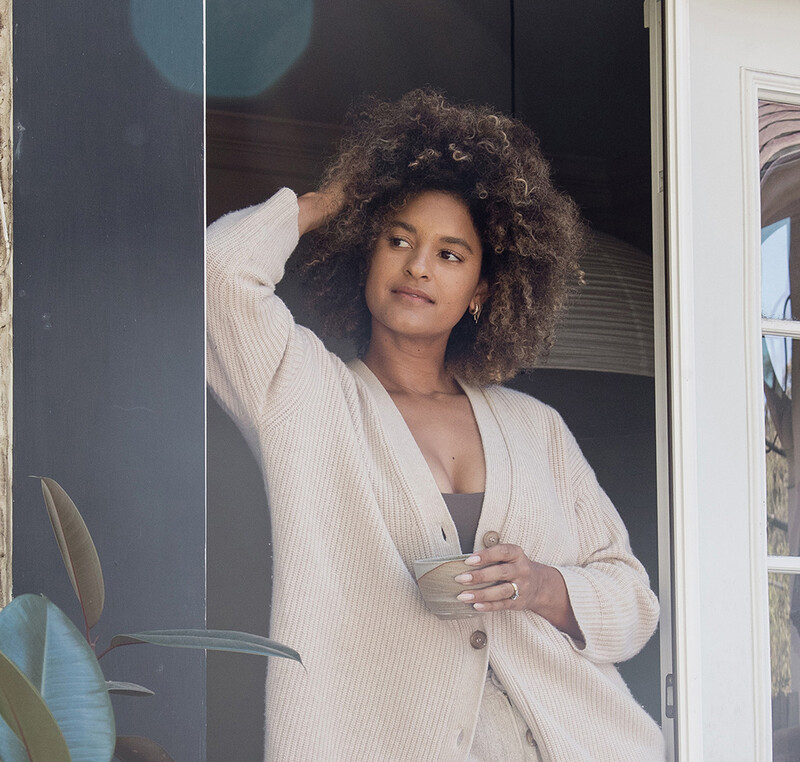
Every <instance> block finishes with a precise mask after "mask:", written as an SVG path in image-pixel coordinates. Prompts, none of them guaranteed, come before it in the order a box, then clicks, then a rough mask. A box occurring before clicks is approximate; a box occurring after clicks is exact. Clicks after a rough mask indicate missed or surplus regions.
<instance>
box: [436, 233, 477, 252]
mask: <svg viewBox="0 0 800 762" xmlns="http://www.w3.org/2000/svg"><path fill="white" fill-rule="evenodd" d="M441 240H442V241H444V242H445V243H454V244H456V246H463V247H464V248H465V249H466V250H467V251H468V252H469V253H470V254H474V253H475V252H474V251H473V250H472V246H470V245H469V244H468V243H467V242H466V241H465V240H464V239H463V238H456V237H455V236H451V235H446V236H442V239H441Z"/></svg>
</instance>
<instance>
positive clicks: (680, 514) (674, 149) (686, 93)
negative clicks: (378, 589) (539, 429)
mask: <svg viewBox="0 0 800 762" xmlns="http://www.w3.org/2000/svg"><path fill="white" fill-rule="evenodd" d="M689 6H690V0H665V4H664V32H665V34H664V48H665V49H664V69H665V77H664V84H665V113H664V122H665V128H666V152H667V161H666V173H665V174H666V178H665V181H666V182H665V186H666V187H665V191H666V199H667V237H668V241H669V258H668V263H667V280H668V283H669V286H670V288H669V301H668V305H667V309H668V326H669V357H670V362H671V367H670V372H669V386H670V400H671V411H670V422H671V431H672V434H673V436H672V492H673V542H674V546H673V548H674V549H673V553H674V559H675V565H674V578H673V585H674V587H673V596H674V601H675V699H676V710H677V752H678V755H677V756H678V759H679V760H681V762H689V760H700V759H702V758H703V685H702V674H703V673H702V668H701V664H702V654H701V649H702V646H701V610H702V609H701V601H700V591H699V587H698V585H699V582H698V581H699V579H700V578H701V574H700V553H699V547H698V546H699V537H700V529H699V511H698V499H697V418H696V410H695V400H696V390H695V384H696V381H695V342H694V336H695V330H694V326H695V319H694V275H693V269H694V252H693V245H692V242H693V235H692V232H693V228H692V169H691V168H692V165H693V162H692V158H693V157H692V139H691V130H692V121H691V120H692V111H691V93H692V89H691V79H690V75H691V71H690V68H691V67H690V61H689V44H690V24H689Z"/></svg>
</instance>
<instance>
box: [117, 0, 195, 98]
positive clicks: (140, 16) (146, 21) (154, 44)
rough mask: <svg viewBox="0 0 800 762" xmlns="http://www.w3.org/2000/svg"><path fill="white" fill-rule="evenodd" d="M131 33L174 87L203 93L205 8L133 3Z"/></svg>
mask: <svg viewBox="0 0 800 762" xmlns="http://www.w3.org/2000/svg"><path fill="white" fill-rule="evenodd" d="M130 9H131V11H130V13H131V29H132V31H133V35H134V37H135V38H136V41H137V42H138V43H139V45H140V46H141V48H142V50H143V51H144V53H145V54H146V55H147V57H148V58H149V59H150V62H151V63H152V64H153V66H155V67H156V69H158V71H159V72H160V73H161V75H162V76H163V77H164V78H165V79H167V81H169V82H170V83H171V84H172V85H174V86H175V87H177V88H180V89H181V90H186V91H188V92H190V93H197V94H199V95H202V93H203V4H202V2H199V0H169V2H164V0H131V5H130Z"/></svg>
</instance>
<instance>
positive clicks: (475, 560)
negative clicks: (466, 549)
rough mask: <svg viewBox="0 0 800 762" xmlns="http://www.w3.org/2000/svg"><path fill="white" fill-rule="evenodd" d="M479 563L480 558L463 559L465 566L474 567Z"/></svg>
mask: <svg viewBox="0 0 800 762" xmlns="http://www.w3.org/2000/svg"><path fill="white" fill-rule="evenodd" d="M480 562H481V557H480V556H470V557H469V558H465V559H464V563H465V564H469V565H470V566H475V564H479V563H480Z"/></svg>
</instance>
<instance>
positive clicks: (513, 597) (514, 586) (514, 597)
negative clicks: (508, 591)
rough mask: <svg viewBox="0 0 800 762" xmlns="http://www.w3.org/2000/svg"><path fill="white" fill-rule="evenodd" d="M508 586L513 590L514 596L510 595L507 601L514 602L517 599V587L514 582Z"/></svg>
mask: <svg viewBox="0 0 800 762" xmlns="http://www.w3.org/2000/svg"><path fill="white" fill-rule="evenodd" d="M509 584H510V585H511V587H513V588H514V595H512V596H511V597H510V598H509V599H508V600H510V601H515V600H517V598H519V588H518V587H517V583H516V582H509Z"/></svg>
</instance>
